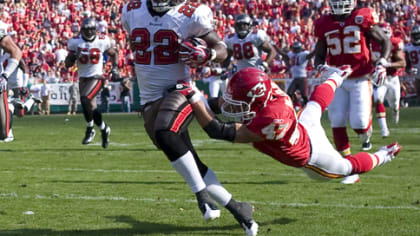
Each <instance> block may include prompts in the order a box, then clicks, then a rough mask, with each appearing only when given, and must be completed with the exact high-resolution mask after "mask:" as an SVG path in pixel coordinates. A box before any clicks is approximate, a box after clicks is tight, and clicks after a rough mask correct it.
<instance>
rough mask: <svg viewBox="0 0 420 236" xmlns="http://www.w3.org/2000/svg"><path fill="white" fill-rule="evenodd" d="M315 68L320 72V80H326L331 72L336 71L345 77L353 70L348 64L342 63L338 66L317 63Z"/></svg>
mask: <svg viewBox="0 0 420 236" xmlns="http://www.w3.org/2000/svg"><path fill="white" fill-rule="evenodd" d="M317 70H318V72H319V73H320V74H321V80H327V79H328V78H329V77H330V76H331V75H332V74H333V73H337V74H338V75H339V76H341V77H342V78H344V79H346V78H347V77H348V76H349V75H350V74H351V73H352V72H353V70H352V69H351V66H350V65H342V66H340V67H338V68H337V67H334V66H329V65H318V67H317Z"/></svg>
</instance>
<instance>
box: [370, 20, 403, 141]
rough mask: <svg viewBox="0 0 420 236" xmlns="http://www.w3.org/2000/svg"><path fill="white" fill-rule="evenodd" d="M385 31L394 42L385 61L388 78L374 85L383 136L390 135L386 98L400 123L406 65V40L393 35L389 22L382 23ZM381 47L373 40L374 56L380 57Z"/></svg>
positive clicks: (396, 121) (376, 106) (374, 96)
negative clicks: (402, 86) (403, 76)
mask: <svg viewBox="0 0 420 236" xmlns="http://www.w3.org/2000/svg"><path fill="white" fill-rule="evenodd" d="M380 26H381V27H382V29H383V31H384V33H385V34H386V35H387V36H388V37H389V38H390V40H391V44H392V50H391V55H390V58H389V60H388V61H387V63H384V65H383V66H384V67H386V75H387V77H386V80H385V82H384V84H383V85H381V86H374V90H373V101H374V103H375V110H376V114H377V117H378V123H379V127H380V128H381V134H382V137H384V138H385V137H388V136H389V133H390V132H389V129H388V126H387V123H386V111H385V106H384V100H385V98H386V100H387V102H388V105H389V106H390V107H391V109H392V113H393V118H394V123H395V124H398V121H399V117H400V97H401V93H400V91H401V86H400V79H399V77H398V75H400V74H401V73H402V71H403V68H405V66H406V62H405V57H404V51H403V48H404V42H403V40H402V39H401V38H399V37H393V36H392V28H391V26H390V24H389V23H383V24H381V25H380ZM380 50H381V48H380V47H379V46H378V44H377V43H376V42H374V41H373V42H372V53H373V56H374V57H376V58H379V54H380Z"/></svg>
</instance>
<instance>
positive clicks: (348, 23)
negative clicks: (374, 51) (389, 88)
mask: <svg viewBox="0 0 420 236" xmlns="http://www.w3.org/2000/svg"><path fill="white" fill-rule="evenodd" d="M377 23H378V16H377V15H376V13H375V11H374V10H373V9H370V8H359V9H356V10H354V11H353V12H352V13H351V15H350V16H349V17H348V18H347V19H346V20H345V21H335V20H334V18H333V15H331V14H328V15H323V16H321V17H320V18H318V19H317V20H316V21H315V24H314V25H315V36H316V37H317V38H318V39H319V40H323V41H325V42H326V45H327V63H328V64H329V65H333V66H341V65H346V64H348V65H351V68H352V69H353V73H352V74H351V75H350V76H349V77H350V78H351V77H353V78H356V77H361V76H364V75H366V74H369V73H371V72H372V71H373V65H372V59H371V57H370V51H369V47H368V43H369V42H368V39H367V38H366V33H368V32H370V30H371V28H372V26H373V25H375V24H377Z"/></svg>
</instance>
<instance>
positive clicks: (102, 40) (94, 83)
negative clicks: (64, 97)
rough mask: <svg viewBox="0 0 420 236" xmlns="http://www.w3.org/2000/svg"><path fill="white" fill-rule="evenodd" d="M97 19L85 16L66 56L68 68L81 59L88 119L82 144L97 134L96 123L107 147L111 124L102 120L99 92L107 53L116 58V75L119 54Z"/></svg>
mask: <svg viewBox="0 0 420 236" xmlns="http://www.w3.org/2000/svg"><path fill="white" fill-rule="evenodd" d="M96 30H97V23H96V21H95V20H94V19H93V18H85V19H84V20H83V21H82V24H81V27H80V35H78V36H75V37H73V38H71V39H70V40H69V42H68V50H69V54H68V55H67V57H66V59H65V65H66V67H67V68H70V67H72V66H73V65H74V64H75V62H76V61H77V72H78V76H79V94H80V103H81V104H82V108H83V114H84V117H85V120H86V123H87V127H86V133H85V137H84V138H83V141H82V144H89V143H91V142H92V141H93V138H94V137H95V133H96V132H95V129H94V127H93V126H94V124H96V125H97V126H98V127H99V129H100V130H101V135H102V147H103V148H107V147H108V144H109V135H110V134H111V128H110V127H109V125H107V124H106V123H105V122H104V121H103V120H102V114H101V112H100V111H99V109H97V107H96V95H97V94H98V93H99V92H100V90H101V88H102V86H103V84H104V79H105V78H104V76H103V53H106V54H107V55H108V56H109V57H110V58H111V61H112V70H111V74H112V76H117V74H118V66H117V65H118V56H117V52H116V50H115V49H114V48H113V47H112V46H111V40H110V38H109V37H108V36H106V35H97V34H96Z"/></svg>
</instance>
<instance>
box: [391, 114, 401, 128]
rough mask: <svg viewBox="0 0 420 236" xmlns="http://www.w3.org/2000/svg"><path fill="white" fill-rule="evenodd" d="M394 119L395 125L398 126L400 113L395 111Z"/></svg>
mask: <svg viewBox="0 0 420 236" xmlns="http://www.w3.org/2000/svg"><path fill="white" fill-rule="evenodd" d="M392 119H393V121H394V124H396V125H398V122H400V111H393V112H392Z"/></svg>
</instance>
